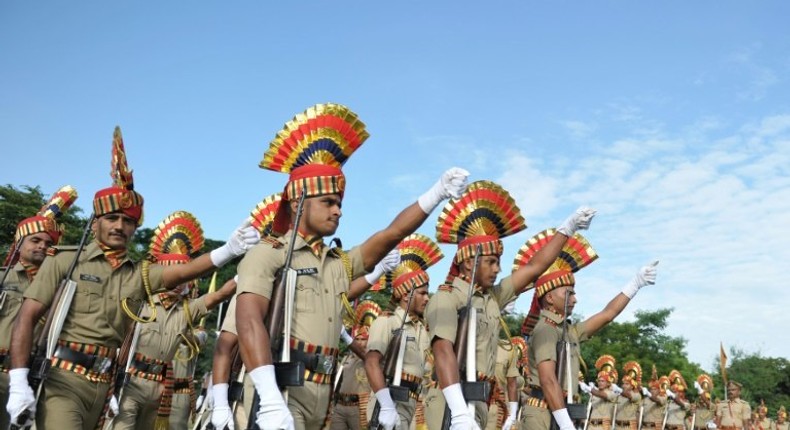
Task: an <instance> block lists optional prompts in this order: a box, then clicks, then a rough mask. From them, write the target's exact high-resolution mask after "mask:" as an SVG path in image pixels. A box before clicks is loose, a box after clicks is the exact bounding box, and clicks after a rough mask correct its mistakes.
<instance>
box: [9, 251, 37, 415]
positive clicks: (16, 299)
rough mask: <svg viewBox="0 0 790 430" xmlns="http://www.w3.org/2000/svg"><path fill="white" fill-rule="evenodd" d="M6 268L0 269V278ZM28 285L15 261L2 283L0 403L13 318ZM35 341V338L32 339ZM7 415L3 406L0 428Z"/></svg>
mask: <svg viewBox="0 0 790 430" xmlns="http://www.w3.org/2000/svg"><path fill="white" fill-rule="evenodd" d="M6 270H8V268H3V270H0V278H1V277H2V276H3V274H4V272H5V271H6ZM29 286H30V278H28V275H27V272H25V267H24V266H22V263H16V264H14V265H13V266H12V267H11V268H10V272H9V273H8V276H7V277H6V278H5V281H4V282H3V285H2V293H0V294H3V296H4V297H5V298H4V302H3V304H2V307H0V404H2V405H5V404H6V403H8V370H9V369H10V367H11V357H10V356H9V355H8V349H9V346H10V345H11V331H12V330H13V326H14V319H15V318H16V314H17V313H19V309H20V308H21V307H22V294H24V292H25V290H27V288H28V287H29ZM33 336H34V337H33V338H34V339H36V338H37V337H38V333H34V334H33ZM34 342H35V340H34ZM8 423H9V416H8V412H6V410H5V407H3V410H2V411H0V429H5V428H8Z"/></svg>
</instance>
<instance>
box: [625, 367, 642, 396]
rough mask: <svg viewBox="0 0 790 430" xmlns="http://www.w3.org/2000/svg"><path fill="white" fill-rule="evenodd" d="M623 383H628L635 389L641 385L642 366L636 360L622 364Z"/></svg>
mask: <svg viewBox="0 0 790 430" xmlns="http://www.w3.org/2000/svg"><path fill="white" fill-rule="evenodd" d="M622 382H623V383H629V384H631V386H632V387H634V389H635V390H639V389H641V387H642V366H640V365H639V363H637V362H636V361H629V362H627V363H625V364H624V365H623V378H622Z"/></svg>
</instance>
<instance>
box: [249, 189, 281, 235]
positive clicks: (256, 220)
mask: <svg viewBox="0 0 790 430" xmlns="http://www.w3.org/2000/svg"><path fill="white" fill-rule="evenodd" d="M282 196H283V195H282V193H274V194H272V195H270V196H268V197H265V198H264V199H263V200H261V202H260V203H258V204H257V205H256V206H255V209H253V210H252V212H251V213H250V225H252V226H253V227H255V229H256V230H258V233H260V235H261V237H264V236H268V235H270V234H271V232H272V224H273V223H274V216H275V215H277V210H278V209H279V208H280V203H281V202H282Z"/></svg>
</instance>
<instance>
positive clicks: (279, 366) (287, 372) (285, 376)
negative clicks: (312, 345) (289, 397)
mask: <svg viewBox="0 0 790 430" xmlns="http://www.w3.org/2000/svg"><path fill="white" fill-rule="evenodd" d="M304 369H305V367H304V363H302V362H301V361H291V362H288V363H274V376H275V378H277V385H278V386H279V387H280V388H282V387H301V386H303V385H304Z"/></svg>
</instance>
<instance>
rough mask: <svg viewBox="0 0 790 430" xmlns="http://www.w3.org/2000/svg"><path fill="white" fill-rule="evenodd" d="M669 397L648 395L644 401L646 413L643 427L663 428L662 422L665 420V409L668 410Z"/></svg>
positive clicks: (659, 429)
mask: <svg viewBox="0 0 790 430" xmlns="http://www.w3.org/2000/svg"><path fill="white" fill-rule="evenodd" d="M666 405H667V397H666V396H663V395H661V396H655V397H647V398H645V399H644V400H643V401H642V407H643V408H644V413H643V417H642V423H643V424H642V428H643V429H653V428H654V429H658V430H661V424H662V423H663V422H664V411H666Z"/></svg>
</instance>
